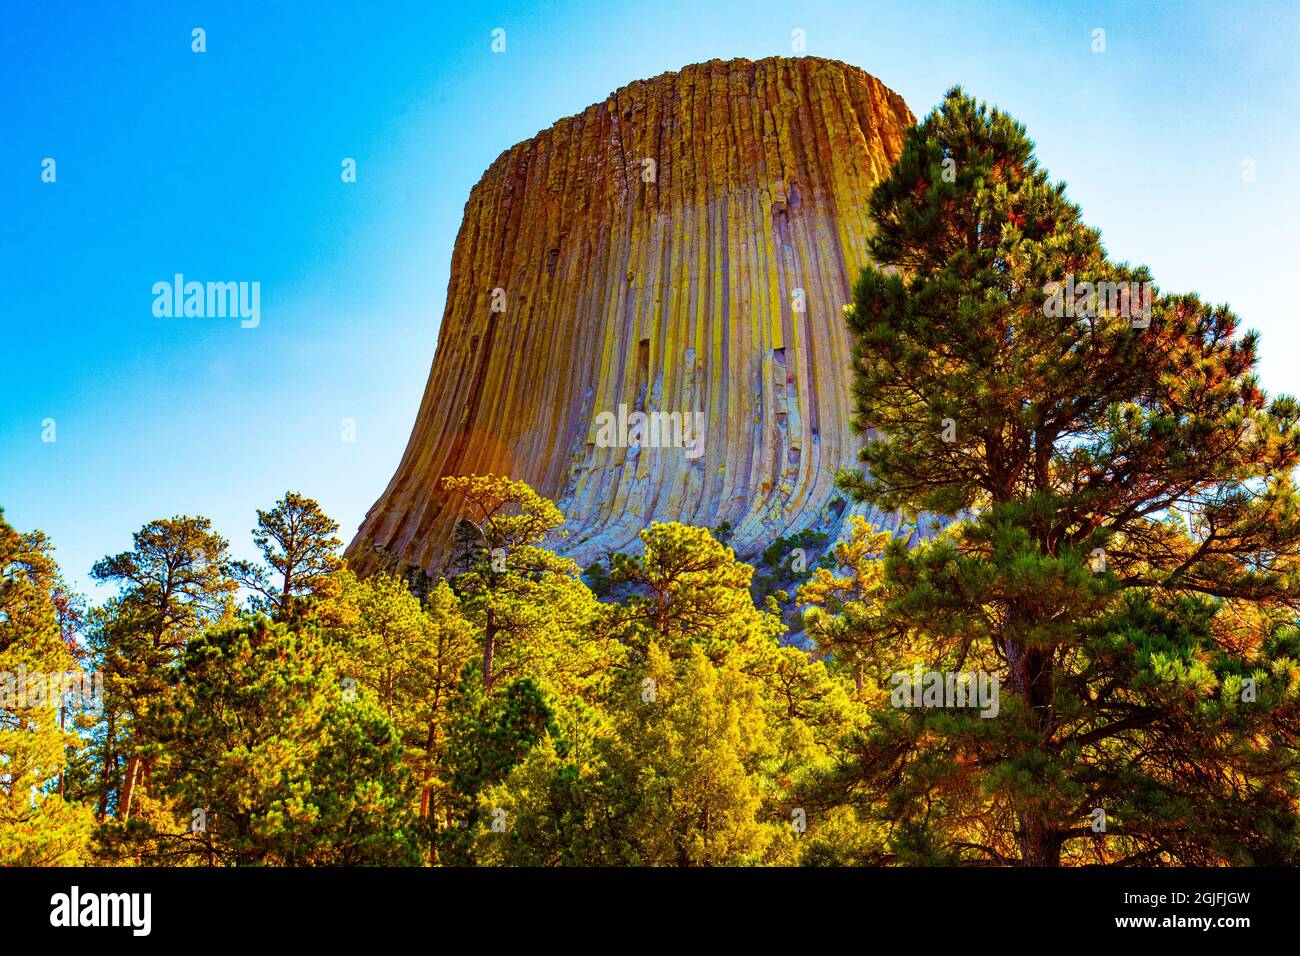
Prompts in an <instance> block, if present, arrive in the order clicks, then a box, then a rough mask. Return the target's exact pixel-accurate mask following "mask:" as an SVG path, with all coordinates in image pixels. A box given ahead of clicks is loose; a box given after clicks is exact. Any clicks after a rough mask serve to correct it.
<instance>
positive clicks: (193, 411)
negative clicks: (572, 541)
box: [0, 0, 1300, 597]
mask: <svg viewBox="0 0 1300 956" xmlns="http://www.w3.org/2000/svg"><path fill="white" fill-rule="evenodd" d="M195 27H201V28H203V29H204V30H205V31H206V42H207V51H206V52H205V53H202V54H197V53H194V52H192V50H191V42H192V41H191V31H192V30H193V29H194V28H195ZM498 27H499V28H502V29H504V30H505V31H506V50H505V52H504V53H493V52H492V49H491V42H492V36H491V34H492V31H493V30H494V29H495V28H498ZM796 28H798V29H802V30H803V31H804V32H805V35H806V41H807V52H808V53H809V54H811V55H818V56H828V57H833V58H836V59H841V60H845V61H847V62H849V63H853V64H855V65H857V66H860V67H862V68H864V69H866V70H867V71H868V72H870V73H872V74H874V75H876V76H878V77H879V78H880V79H881V80H882V81H883V82H884V83H886V84H887V85H888V86H890V87H892V88H893V89H895V90H897V91H898V92H899V93H901V94H902V95H903V97H904V98H905V99H906V100H907V102H908V104H909V105H910V106H911V107H912V110H913V111H914V112H915V113H917V114H918V115H922V114H924V113H925V112H927V111H928V110H929V109H930V108H931V107H932V106H933V105H934V104H935V103H936V102H937V101H938V100H939V99H940V98H941V96H942V95H943V92H944V90H945V89H947V88H948V87H949V86H951V85H953V84H955V83H960V84H961V85H963V86H964V87H965V88H966V89H967V90H968V91H970V92H971V93H973V94H974V95H976V96H978V97H980V98H983V99H987V100H989V101H990V102H992V103H995V104H997V105H999V106H1001V107H1003V108H1005V109H1007V110H1008V111H1010V112H1011V113H1013V114H1014V115H1015V116H1017V117H1018V118H1019V119H1020V120H1022V121H1023V122H1024V123H1025V124H1026V125H1027V126H1028V128H1029V132H1030V134H1031V135H1032V136H1033V137H1034V139H1035V140H1036V141H1037V143H1038V148H1039V158H1040V159H1041V160H1042V161H1043V162H1044V163H1045V164H1046V166H1047V167H1048V169H1049V170H1050V171H1051V172H1052V175H1053V176H1054V177H1055V178H1058V179H1064V180H1065V181H1066V182H1067V183H1069V194H1070V196H1071V198H1072V199H1074V200H1075V201H1076V202H1078V203H1080V204H1081V205H1082V207H1083V210H1084V215H1085V218H1086V219H1087V220H1088V221H1089V222H1090V223H1091V224H1093V225H1095V226H1097V227H1099V228H1101V230H1102V232H1103V237H1104V239H1105V241H1106V244H1107V246H1108V248H1109V250H1110V251H1111V253H1112V254H1113V255H1114V256H1116V257H1118V258H1122V259H1127V260H1129V261H1131V262H1144V263H1146V264H1148V265H1149V266H1151V268H1152V270H1153V272H1154V275H1155V278H1156V281H1157V282H1158V283H1159V285H1160V286H1161V287H1162V288H1164V289H1166V290H1173V289H1179V290H1195V291H1198V292H1200V293H1201V294H1202V295H1204V296H1207V297H1208V298H1210V299H1212V300H1215V301H1221V302H1222V301H1226V302H1228V303H1230V304H1231V305H1232V306H1233V307H1234V308H1235V309H1236V310H1237V311H1238V313H1239V314H1240V315H1241V316H1242V317H1243V318H1244V320H1245V323H1246V324H1247V325H1249V326H1251V327H1254V328H1257V329H1259V330H1260V331H1261V332H1262V333H1263V343H1262V354H1263V367H1262V373H1263V381H1264V384H1265V386H1266V387H1267V388H1268V389H1269V390H1270V391H1273V392H1278V391H1286V392H1296V391H1300V388H1298V387H1297V386H1298V385H1300V375H1298V374H1297V365H1300V329H1298V328H1297V323H1296V322H1295V320H1294V318H1293V317H1292V315H1291V309H1290V304H1291V303H1290V298H1291V297H1290V296H1289V295H1288V294H1287V293H1288V292H1289V289H1288V285H1289V283H1290V280H1291V277H1292V276H1294V275H1296V274H1297V267H1296V264H1295V256H1296V249H1297V241H1296V240H1297V238H1298V237H1297V232H1298V231H1300V225H1298V224H1300V193H1298V191H1297V188H1296V184H1295V180H1294V170H1293V164H1294V162H1295V158H1296V157H1297V156H1300V124H1298V123H1297V122H1296V118H1297V116H1300V55H1298V54H1300V4H1296V3H1294V2H1288V3H1276V4H1252V3H1233V4H1212V3H1204V4H1201V3H1169V4H1156V3H1136V2H1134V3H1065V2H1062V3H1055V4H1044V3H1041V2H1040V3H1032V2H1023V3H1022V2H997V3H987V4H980V3H974V2H963V3H951V4H947V3H941V2H934V0H930V2H926V3H914V2H911V0H907V2H901V0H900V2H895V3H813V4H799V3H790V2H781V3H776V2H749V3H735V4H725V3H714V2H710V3H701V2H698V0H696V2H681V3H679V2H672V0H656V2H653V3H642V2H623V0H611V2H603V3H559V2H557V3H545V2H538V3H528V4H482V5H479V4H473V3H464V4H462V3H458V4H454V5H453V4H443V3H434V2H428V0H424V2H410V3H368V4H357V3H346V4H345V3H298V2H275V3H265V2H242V3H236V2H222V3H215V2H214V3H186V2H168V3H163V2H158V3H154V4H145V3H133V2H114V3H112V4H86V3H58V2H45V3H40V4H22V5H17V4H14V5H10V6H9V7H8V8H7V9H6V12H5V14H4V22H3V26H2V27H0V31H2V32H0V88H2V89H3V93H2V94H0V278H2V279H3V282H2V283H0V290H3V293H4V301H5V306H6V312H7V315H6V318H5V320H4V323H5V326H4V334H3V339H2V340H0V341H3V346H2V347H0V369H2V370H3V376H4V384H3V405H2V406H0V506H3V507H4V508H5V511H6V516H7V518H8V520H9V521H10V523H12V524H13V525H15V526H16V527H18V528H20V529H28V528H32V527H39V528H41V529H43V530H45V531H46V532H47V533H48V534H49V535H50V536H51V537H52V538H53V540H54V543H55V545H56V547H57V556H58V558H59V560H60V562H61V563H62V565H63V567H64V570H65V573H66V574H67V576H68V577H69V579H70V580H71V581H72V582H73V583H74V584H76V585H77V586H79V587H81V588H82V589H83V590H86V591H88V592H89V593H91V594H92V595H95V596H97V597H100V596H103V593H104V592H103V591H102V590H101V589H96V588H94V587H93V586H92V585H91V584H90V583H89V580H88V577H87V572H88V571H89V568H90V565H91V564H92V563H93V562H94V561H95V560H96V559H97V558H99V557H100V556H102V555H104V554H107V553H110V552H116V551H120V550H123V549H125V548H126V547H128V546H129V544H130V535H131V532H133V531H134V530H136V529H138V528H139V527H140V526H141V525H142V524H144V523H145V522H146V521H148V520H149V519H151V518H154V517H162V516H167V515H172V514H204V515H207V516H209V517H210V518H212V519H213V521H214V523H215V524H216V526H217V527H218V529H220V530H221V531H222V532H223V533H224V534H225V535H226V536H227V537H228V538H230V539H231V543H232V547H233V549H234V551H235V552H236V553H237V554H239V555H241V556H251V551H252V543H251V539H250V536H249V534H248V530H249V528H251V526H252V524H253V522H254V518H255V514H254V512H255V509H257V508H259V507H267V506H269V505H270V504H271V503H272V502H273V501H275V500H276V499H277V498H278V497H279V496H280V495H281V494H283V492H284V491H285V490H286V489H288V488H293V489H296V490H300V491H302V492H304V493H306V494H309V495H311V496H313V497H315V498H317V499H318V500H320V501H321V503H322V504H323V506H324V507H325V509H326V510H327V511H328V512H329V513H330V514H332V515H333V516H334V517H335V518H336V519H337V520H338V521H339V522H340V523H341V524H342V534H343V535H344V537H345V538H350V536H351V534H352V533H353V531H355V529H356V526H357V524H358V523H359V522H360V520H361V518H362V517H363V516H364V514H365V511H366V509H367V508H368V507H369V506H370V505H371V503H372V502H373V501H374V499H375V498H376V497H377V496H378V495H379V493H380V492H381V491H382V490H383V488H384V486H385V484H386V483H387V481H388V479H389V477H390V476H391V474H392V472H393V470H394V469H395V467H396V465H397V462H398V459H399V458H400V456H401V453H402V449H403V448H404V447H405V443H406V439H407V436H408V435H409V432H410V428H411V425H412V423H413V421H414V417H415V413H416V410H417V406H418V404H419V399H420V395H421V392H422V389H423V386H424V382H425V378H426V376H427V374H428V370H429V365H430V362H431V360H432V357H433V349H434V345H435V342H436V336H437V326H438V322H439V319H440V317H441V315H442V307H443V299H444V295H445V292H446V287H447V273H448V267H449V262H450V258H451V248H452V243H453V242H454V240H455V236H456V230H457V228H458V226H459V223H460V215H461V211H462V208H463V206H464V203H465V199H466V197H467V196H468V193H469V190H470V188H471V187H472V186H473V184H474V183H475V182H476V181H477V180H478V178H479V176H480V175H481V174H482V172H483V170H484V169H485V168H486V167H487V166H488V165H489V164H490V163H491V161H492V160H493V159H494V158H495V157H496V156H497V155H498V154H499V153H500V152H501V151H502V150H504V149H506V148H508V147H509V146H511V145H512V144H514V143H516V142H518V141H519V140H521V139H524V138H526V137H528V136H531V135H532V134H534V133H535V132H537V131H538V130H539V129H543V128H545V127H547V126H549V125H550V124H551V123H553V122H554V121H555V120H557V119H559V118H560V117H562V116H567V115H570V114H573V113H575V112H578V111H580V110H582V109H583V108H585V107H586V106H587V105H589V104H590V103H594V102H597V101H599V100H601V99H602V98H604V97H605V96H606V95H607V94H608V93H610V92H611V91H612V90H614V89H616V88H618V87H619V86H622V85H624V84H626V83H628V82H630V81H632V80H635V79H638V78H644V77H649V76H653V75H656V74H658V73H662V72H664V71H666V70H672V69H677V68H679V67H681V66H683V65H685V64H688V63H694V62H699V61H702V60H707V59H711V58H714V57H719V58H730V57H736V56H747V57H751V58H757V57H761V56H769V55H773V54H790V53H791V31H792V30H794V29H796ZM1098 28H1100V29H1104V30H1105V31H1106V51H1105V52H1104V53H1094V52H1093V50H1092V46H1093V31H1094V30H1095V29H1098ZM46 157H50V158H53V159H54V160H55V162H56V164H57V165H56V173H57V179H56V181H55V182H54V183H44V182H42V181H41V172H42V161H43V160H44V159H45V158H46ZM345 157H351V158H354V159H355V160H356V163H357V181H356V182H355V183H343V182H342V180H341V176H340V170H341V163H342V161H343V159H344V158H345ZM1246 160H1251V161H1253V164H1254V170H1255V181H1253V182H1245V181H1243V176H1242V164H1243V162H1244V161H1246ZM176 273H183V274H185V275H186V276H187V277H189V278H192V279H200V280H205V281H206V280H234V281H257V282H259V283H260V285H261V323H260V325H259V326H258V327H257V328H255V329H241V328H240V325H239V322H238V320H237V319H193V318H191V319H162V318H157V317H155V316H154V314H153V311H152V306H153V295H152V292H151V289H152V286H153V284H154V283H155V282H158V281H160V280H170V279H171V277H172V276H173V275H174V274H176ZM46 419H53V420H54V422H55V428H56V433H55V436H56V439H57V440H56V441H54V442H53V443H50V442H45V441H42V434H43V431H44V429H43V426H42V422H43V421H44V420H46ZM344 419H351V420H352V421H353V422H355V429H356V440H355V441H354V442H345V441H343V440H342V437H343V436H342V430H343V426H342V422H343V420H344Z"/></svg>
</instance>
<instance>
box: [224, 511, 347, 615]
mask: <svg viewBox="0 0 1300 956" xmlns="http://www.w3.org/2000/svg"><path fill="white" fill-rule="evenodd" d="M338 530H339V525H338V522H337V521H335V520H334V519H332V518H330V517H329V516H328V515H326V514H325V513H324V512H323V511H322V510H321V507H320V505H319V504H318V503H317V502H315V501H313V500H312V499H311V498H307V497H305V496H303V495H300V494H298V492H296V491H287V492H285V495H284V497H283V498H281V499H280V500H279V501H277V502H276V503H275V505H274V507H272V508H271V510H270V511H260V510H259V511H258V512H257V527H256V528H254V529H253V543H254V544H256V545H257V548H258V550H259V551H261V552H262V558H263V560H264V561H265V562H266V564H265V566H260V565H256V564H252V563H250V562H248V561H236V562H234V563H233V564H232V565H231V568H232V571H233V573H234V574H235V576H236V577H237V578H238V579H239V581H240V583H241V584H243V585H244V586H245V587H247V588H249V589H250V590H251V591H252V592H253V606H254V607H255V608H256V609H257V610H259V611H263V612H265V613H267V614H269V615H270V616H272V617H274V618H277V619H280V620H288V619H290V618H295V617H301V616H302V615H303V614H304V613H305V609H306V605H307V604H308V603H310V601H312V600H314V599H319V598H321V597H324V596H325V595H326V593H327V592H328V589H329V587H330V585H331V583H332V582H333V578H332V577H331V574H332V572H334V571H336V570H338V568H339V567H340V566H341V565H342V563H343V562H342V559H341V558H340V557H339V556H338V554H337V551H338V548H339V546H340V545H341V544H342V542H341V541H340V540H339V539H338V536H337V535H336V533H335V532H337V531H338Z"/></svg>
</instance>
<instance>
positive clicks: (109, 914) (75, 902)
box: [50, 886, 153, 936]
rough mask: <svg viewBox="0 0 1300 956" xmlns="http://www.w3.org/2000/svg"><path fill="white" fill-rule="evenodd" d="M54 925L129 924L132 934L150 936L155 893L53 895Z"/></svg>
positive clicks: (74, 891)
mask: <svg viewBox="0 0 1300 956" xmlns="http://www.w3.org/2000/svg"><path fill="white" fill-rule="evenodd" d="M50 906H51V910H50V925H51V926H69V927H72V926H129V927H131V932H132V935H134V936H148V935H149V931H150V929H152V927H153V896H152V895H151V894H149V893H86V894H85V895H82V892H81V888H80V887H77V886H74V887H73V888H72V891H71V892H70V893H55V894H54V895H53V896H51V897H50Z"/></svg>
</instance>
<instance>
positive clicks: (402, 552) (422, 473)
mask: <svg viewBox="0 0 1300 956" xmlns="http://www.w3.org/2000/svg"><path fill="white" fill-rule="evenodd" d="M912 122H913V117H912V114H911V112H910V111H909V110H908V108H907V106H906V105H905V104H904V103H903V100H902V98H901V97H899V96H898V94H896V93H894V92H892V91H891V90H889V89H887V88H886V87H885V86H884V85H882V84H881V83H880V82H879V81H878V80H876V79H875V78H874V77H872V76H869V75H868V74H866V73H864V72H863V71H862V70H859V69H857V68H856V67H852V66H848V65H846V64H843V63H839V62H835V61H830V60H822V59H815V58H811V57H801V58H797V59H787V58H779V57H778V58H771V59H765V60H759V61H750V60H731V61H726V62H723V61H716V60H715V61H711V62H709V63H703V64H698V65H695V66H689V67H686V68H685V69H683V70H681V71H680V72H677V73H666V74H664V75H663V76H659V77H655V78H654V79H650V80H643V81H638V82H635V83H632V84H630V85H628V86H626V87H624V88H622V89H620V90H618V91H616V92H615V93H613V94H611V95H610V96H609V97H608V98H607V99H606V100H605V101H604V102H603V103H598V104H596V105H594V106H591V107H588V108H587V109H586V110H585V111H583V112H582V113H581V114H579V115H577V116H573V117H569V118H567V119H563V120H561V121H559V122H558V123H556V124H555V125H554V126H552V127H551V128H550V129H548V130H545V131H543V132H541V133H539V134H538V135H537V136H535V137H533V138H532V139H530V140H527V141H526V142H523V143H520V144H518V145H517V146H515V147H513V148H512V149H509V150H507V151H506V152H505V153H503V154H502V155H501V156H500V157H499V158H498V159H497V160H496V162H494V163H493V164H492V166H491V168H489V169H488V170H487V172H486V173H484V175H483V178H482V179H481V180H480V181H479V183H478V185H476V186H475V187H474V189H473V190H472V191H471V193H470V197H469V201H468V202H467V203H466V205H465V217H464V220H463V222H462V223H461V227H460V232H459V234H458V236H457V238H456V246H455V250H454V252H453V253H452V263H451V281H450V283H449V285H448V288H447V305H446V310H445V312H444V314H443V320H442V326H441V331H440V333H439V338H438V348H437V352H436V354H435V356H434V360H433V369H432V371H431V372H430V375H429V381H428V384H427V385H426V387H425V391H424V398H423V400H422V402H421V405H420V414H419V417H418V418H417V420H416V424H415V428H414V430H413V432H412V434H411V439H410V442H409V444H408V446H407V449H406V453H405V454H404V455H403V457H402V461H401V464H400V465H399V466H398V469H397V473H396V474H395V475H394V476H393V479H392V481H390V482H389V485H388V488H387V489H386V490H385V491H384V493H383V495H382V496H381V497H380V498H379V500H378V501H377V502H376V503H375V505H374V506H373V507H372V508H371V509H370V512H369V514H368V515H367V516H366V519H365V521H364V522H363V523H362V525H361V528H360V530H359V531H358V533H357V537H356V539H355V540H354V541H353V542H352V544H351V545H350V546H349V548H348V557H349V559H350V561H351V563H352V565H353V566H354V567H355V568H357V569H358V570H360V571H362V572H367V571H373V570H376V569H377V568H380V567H404V566H405V565H407V564H415V565H419V566H421V567H423V568H425V569H427V570H431V571H435V570H438V569H440V568H441V567H442V566H443V562H444V560H445V558H446V556H447V554H448V553H449V551H450V545H451V536H452V528H453V525H454V523H455V520H456V518H457V517H459V514H460V511H459V507H460V502H459V501H458V500H456V499H455V498H454V497H453V496H448V495H446V494H444V493H443V492H442V490H441V489H440V487H439V479H440V478H442V477H443V476H445V475H464V474H486V473H496V474H503V475H508V476H510V477H511V478H516V479H522V480H524V481H527V482H528V483H529V484H531V485H532V486H533V487H534V488H536V489H537V490H538V491H539V492H540V493H542V494H544V495H546V496H547V497H550V498H553V499H555V500H556V501H557V502H558V503H559V505H560V508H561V510H563V511H564V513H565V514H566V515H567V516H568V519H569V520H568V524H567V525H566V528H567V529H568V531H569V535H568V537H567V538H566V539H565V540H564V541H563V542H562V543H561V546H560V550H563V551H565V552H567V553H569V554H571V555H573V556H574V557H576V558H578V559H579V560H580V561H586V560H590V559H592V558H594V557H599V556H602V555H603V554H605V553H606V552H607V551H609V550H628V551H631V550H635V544H636V541H637V533H638V532H639V531H640V530H641V529H643V528H645V527H646V526H647V525H649V524H650V523H651V522H652V521H682V522H685V523H688V524H697V525H704V526H706V527H717V526H718V525H720V524H721V523H722V522H724V521H726V522H729V523H730V524H731V525H732V527H733V529H734V537H733V539H732V544H733V545H734V546H735V547H736V550H737V552H738V553H740V554H741V555H742V556H749V555H752V554H753V553H754V552H755V551H757V550H761V549H762V548H763V547H765V546H766V545H767V544H768V543H770V542H771V541H772V540H773V539H774V538H776V537H778V536H779V535H781V534H783V533H788V532H790V531H793V530H798V529H801V528H806V527H813V528H815V529H819V530H827V531H829V532H831V533H832V534H835V533H837V532H838V530H839V527H840V525H841V524H842V522H843V521H844V520H845V518H846V516H847V513H848V511H850V510H852V509H847V508H844V507H843V505H842V504H840V503H839V502H838V501H837V500H836V499H837V497H838V496H837V495H836V492H835V488H834V479H835V472H836V469H838V468H840V467H843V466H851V465H853V464H854V463H855V460H856V450H857V448H858V446H859V445H860V443H861V440H860V439H858V438H857V437H855V436H854V435H853V434H852V432H851V430H850V427H849V408H850V398H849V362H850V348H851V344H852V343H851V341H850V337H849V334H848V331H847V329H846V327H845V324H844V320H843V317H842V310H843V307H844V305H845V304H846V303H847V302H848V301H849V293H850V287H851V285H852V280H853V278H854V277H855V276H856V274H857V271H858V269H859V268H860V267H861V266H862V265H863V263H864V262H865V261H866V258H867V253H866V242H865V240H866V234H867V230H868V223H867V218H866V208H867V197H868V195H869V193H870V191H871V187H872V186H873V185H874V184H875V182H876V181H877V180H879V179H880V178H882V177H883V176H884V175H885V174H886V173H887V172H888V170H889V168H890V166H891V165H892V163H893V162H894V160H895V159H896V158H897V157H898V154H899V152H900V150H901V148H902V137H903V133H904V131H905V129H906V128H907V127H908V126H909V125H910V124H911V123H912ZM638 413H641V414H638ZM652 413H659V414H658V416H656V417H652V418H650V420H649V421H648V422H642V421H641V415H651V414H652ZM639 425H641V426H643V427H638V426H639ZM890 523H891V524H892V523H893V522H890Z"/></svg>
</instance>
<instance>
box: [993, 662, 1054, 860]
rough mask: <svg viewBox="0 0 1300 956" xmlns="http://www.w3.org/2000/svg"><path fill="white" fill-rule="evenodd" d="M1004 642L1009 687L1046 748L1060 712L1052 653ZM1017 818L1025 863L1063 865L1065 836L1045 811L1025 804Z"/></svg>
mask: <svg viewBox="0 0 1300 956" xmlns="http://www.w3.org/2000/svg"><path fill="white" fill-rule="evenodd" d="M1004 643H1005V649H1006V656H1007V677H1008V683H1009V688H1008V689H1009V690H1010V691H1011V692H1012V693H1013V694H1015V695H1016V696H1017V697H1020V698H1021V699H1022V700H1024V702H1025V703H1026V704H1028V705H1029V708H1030V711H1031V713H1032V715H1033V718H1032V719H1033V720H1034V721H1035V723H1036V724H1037V730H1038V741H1037V743H1036V744H1033V745H1031V746H1033V747H1034V749H1036V750H1040V751H1045V750H1046V749H1047V748H1048V745H1049V743H1050V741H1051V738H1052V734H1053V733H1054V732H1055V729H1056V714H1055V711H1054V709H1053V706H1052V701H1053V695H1054V690H1053V682H1052V652H1051V651H1050V650H1047V649H1044V648H1039V647H1026V646H1025V645H1024V644H1022V643H1021V642H1020V641H1018V640H1016V639H1013V638H1007V639H1006V640H1005V642H1004ZM1054 783H1055V781H1052V780H1048V779H1045V778H1043V779H1035V780H1034V785H1035V786H1036V787H1037V788H1039V789H1041V790H1048V789H1050V788H1051V787H1052V786H1053V785H1054ZM1016 821H1017V827H1016V842H1017V843H1018V844H1019V846H1020V856H1021V863H1022V864H1023V865H1025V866H1060V864H1061V838H1060V835H1059V831H1058V830H1057V829H1056V827H1055V826H1054V825H1053V824H1052V821H1051V820H1050V819H1049V818H1048V817H1047V816H1046V815H1045V814H1043V812H1042V811H1041V810H1038V809H1034V808H1029V807H1023V806H1022V807H1018V808H1017V810H1016Z"/></svg>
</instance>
